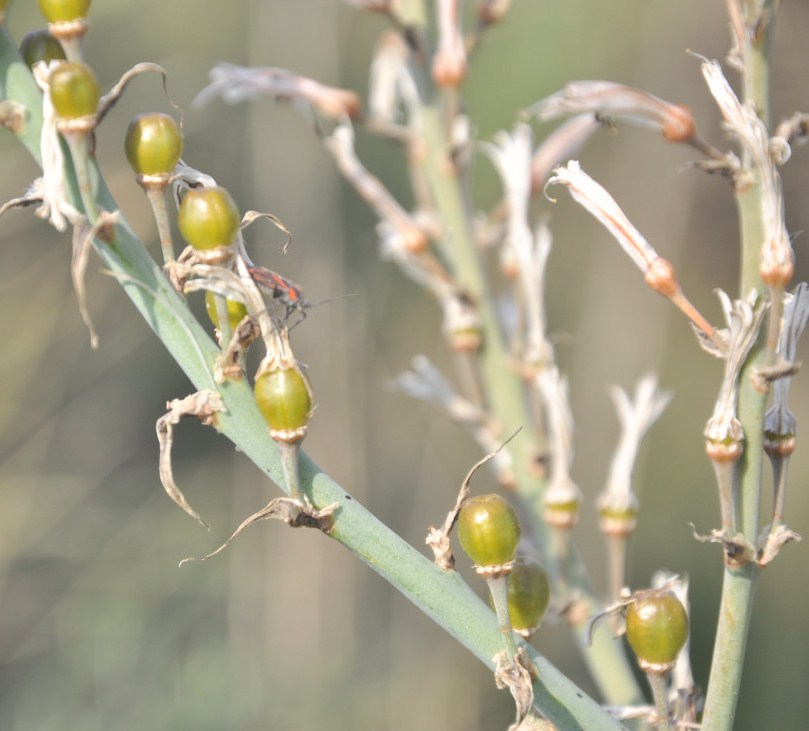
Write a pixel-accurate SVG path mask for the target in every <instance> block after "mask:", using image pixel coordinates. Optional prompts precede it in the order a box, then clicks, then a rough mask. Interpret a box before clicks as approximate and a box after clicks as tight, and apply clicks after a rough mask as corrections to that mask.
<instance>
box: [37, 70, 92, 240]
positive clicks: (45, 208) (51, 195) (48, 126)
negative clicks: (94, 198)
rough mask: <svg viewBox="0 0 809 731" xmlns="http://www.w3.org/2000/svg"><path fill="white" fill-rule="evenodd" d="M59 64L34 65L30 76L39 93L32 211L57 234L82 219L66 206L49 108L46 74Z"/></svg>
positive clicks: (62, 167)
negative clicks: (38, 164)
mask: <svg viewBox="0 0 809 731" xmlns="http://www.w3.org/2000/svg"><path fill="white" fill-rule="evenodd" d="M59 63H60V62H59V61H51V62H50V63H47V64H46V63H44V62H43V63H38V64H36V65H35V66H34V69H33V74H34V80H35V81H36V82H37V85H38V86H39V88H40V89H42V92H43V96H42V133H41V137H40V153H41V157H42V178H41V180H42V185H41V186H37V185H36V183H35V184H34V187H35V188H37V194H39V195H41V196H42V204H41V205H40V206H39V208H37V210H36V211H35V213H36V215H37V216H39V217H40V218H45V219H48V221H49V222H50V224H51V225H52V226H53V227H54V228H55V229H56V230H57V231H60V232H64V231H65V230H66V229H67V226H68V224H70V225H76V224H77V223H79V221H80V220H81V218H82V214H81V213H80V212H79V210H78V209H77V208H76V207H75V206H74V205H73V204H72V203H71V202H70V194H69V192H68V185H67V180H66V178H65V156H64V153H63V151H62V145H61V143H60V141H59V132H58V128H57V121H58V118H57V115H56V111H55V110H54V108H53V102H52V100H51V94H50V83H49V79H50V74H51V71H52V69H53V68H54V67H55V66H56V65H57V64H59Z"/></svg>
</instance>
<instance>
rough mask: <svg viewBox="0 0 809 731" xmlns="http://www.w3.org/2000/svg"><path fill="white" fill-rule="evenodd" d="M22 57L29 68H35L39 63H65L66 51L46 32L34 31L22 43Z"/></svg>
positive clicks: (26, 35)
mask: <svg viewBox="0 0 809 731" xmlns="http://www.w3.org/2000/svg"><path fill="white" fill-rule="evenodd" d="M20 56H22V57H23V60H24V61H25V63H27V64H28V68H33V66H34V64H35V63H37V62H39V61H44V62H45V63H47V62H48V61H64V60H65V50H64V49H63V48H62V44H61V43H59V41H58V40H56V38H54V37H53V36H52V35H51V34H50V33H49V32H48V31H46V30H32V31H31V32H30V33H26V34H25V36H24V37H23V39H22V41H21V42H20Z"/></svg>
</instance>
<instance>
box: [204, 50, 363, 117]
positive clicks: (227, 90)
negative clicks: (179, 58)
mask: <svg viewBox="0 0 809 731" xmlns="http://www.w3.org/2000/svg"><path fill="white" fill-rule="evenodd" d="M209 78H210V79H211V83H210V84H208V86H206V87H205V88H204V89H203V90H202V91H200V92H199V94H197V96H196V98H195V99H194V101H193V102H192V106H194V107H201V106H204V105H206V104H208V103H209V102H210V101H211V100H212V99H215V98H216V97H222V100H223V101H224V102H225V103H227V104H239V103H240V102H243V101H245V100H247V99H253V98H255V97H258V96H270V97H274V98H276V99H280V100H288V101H292V102H294V103H297V104H303V105H304V106H306V107H308V108H310V109H312V110H314V111H316V112H318V113H320V114H323V115H324V116H326V117H328V118H330V119H333V120H336V121H342V120H344V119H346V118H349V119H353V118H356V117H358V116H359V115H360V111H361V108H362V104H361V102H360V98H359V96H357V94H355V93H354V92H353V91H349V90H348V89H339V88H337V87H334V86H327V85H326V84H321V83H320V82H318V81H314V80H313V79H309V78H307V77H305V76H300V75H299V74H295V73H293V72H292V71H288V70H286V69H279V68H247V67H245V66H237V65H235V64H230V63H222V64H219V65H218V66H214V68H212V69H211V71H210V73H209Z"/></svg>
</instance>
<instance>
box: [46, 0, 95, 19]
mask: <svg viewBox="0 0 809 731" xmlns="http://www.w3.org/2000/svg"><path fill="white" fill-rule="evenodd" d="M39 9H40V11H41V12H42V14H43V15H44V16H45V19H46V20H47V21H48V22H49V23H64V22H69V21H71V20H79V19H80V18H86V17H87V11H88V10H90V0H39Z"/></svg>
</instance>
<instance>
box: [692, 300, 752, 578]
mask: <svg viewBox="0 0 809 731" xmlns="http://www.w3.org/2000/svg"><path fill="white" fill-rule="evenodd" d="M718 295H719V300H720V302H721V304H722V310H723V312H724V315H725V320H726V322H727V325H728V330H727V338H726V340H727V343H728V350H727V355H726V358H725V369H724V376H723V379H722V384H721V386H720V389H719V395H718V397H717V400H716V405H715V407H714V412H713V415H712V416H711V418H710V419H708V422H707V423H706V425H705V431H704V436H705V451H706V453H707V454H708V457H709V458H710V460H711V463H712V464H713V467H714V473H715V474H716V482H717V487H718V491H719V507H720V512H721V517H722V529H721V533H719V534H716V535H715V536H714V537H715V538H718V539H720V540H721V541H722V542H723V545H725V553H726V560H727V561H728V562H729V563H732V564H733V565H738V564H739V563H741V562H745V561H747V560H748V559H749V556H748V550H747V546H746V545H744V546H743V545H742V544H743V543H744V541H741V542H739V541H737V538H736V510H737V506H736V492H737V489H736V482H737V479H738V461H739V458H740V457H741V456H742V453H743V452H744V430H743V428H742V424H741V422H740V421H739V419H738V417H737V415H736V404H737V401H738V394H739V376H740V374H741V369H742V367H743V366H744V363H745V360H746V359H747V355H748V353H749V352H750V348H751V347H752V345H753V343H754V342H755V340H756V337H757V336H758V332H759V328H760V327H761V321H762V318H763V316H764V312H765V310H766V306H765V305H762V304H759V306H757V307H756V301H757V299H758V297H757V294H756V292H755V291H752V292H751V293H750V295H749V296H748V299H747V300H735V301H733V302H731V300H730V298H729V297H728V296H727V295H726V294H725V293H724V292H722V291H721V290H720V291H718Z"/></svg>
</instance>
